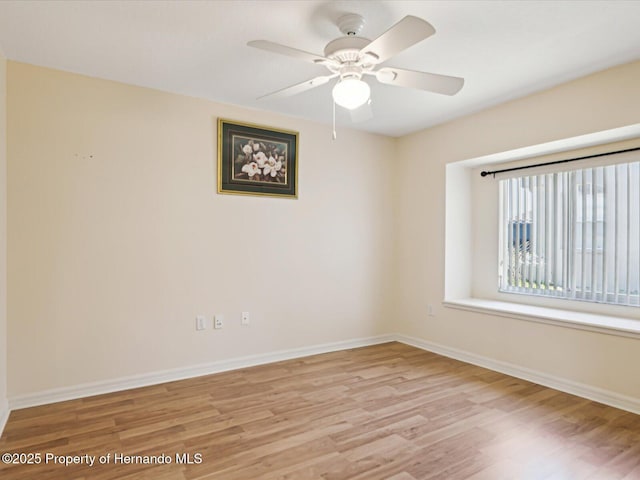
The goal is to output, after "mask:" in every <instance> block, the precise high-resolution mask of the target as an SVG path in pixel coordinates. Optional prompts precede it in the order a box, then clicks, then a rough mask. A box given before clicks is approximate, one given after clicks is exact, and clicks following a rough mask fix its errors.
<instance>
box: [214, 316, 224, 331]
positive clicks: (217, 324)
mask: <svg viewBox="0 0 640 480" xmlns="http://www.w3.org/2000/svg"><path fill="white" fill-rule="evenodd" d="M223 320H224V317H223V316H222V315H219V314H218V315H215V316H214V317H213V328H215V329H219V328H222V326H223V325H224V323H223V322H222V321H223Z"/></svg>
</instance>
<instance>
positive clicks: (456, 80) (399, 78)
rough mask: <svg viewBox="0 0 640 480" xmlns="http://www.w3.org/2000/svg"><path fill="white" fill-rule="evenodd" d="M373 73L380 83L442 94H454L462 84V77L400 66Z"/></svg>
mask: <svg viewBox="0 0 640 480" xmlns="http://www.w3.org/2000/svg"><path fill="white" fill-rule="evenodd" d="M375 75H376V78H377V79H378V81H379V82H380V83H386V84H388V85H396V86H398V87H409V88H417V89H419V90H427V91H428V92H435V93H442V94H444V95H455V94H456V93H458V92H459V91H460V89H461V88H462V86H463V85H464V78H460V77H450V76H448V75H438V74H437V73H426V72H414V71H413V70H404V69H402V68H393V67H385V68H381V69H380V70H378V71H376V72H375Z"/></svg>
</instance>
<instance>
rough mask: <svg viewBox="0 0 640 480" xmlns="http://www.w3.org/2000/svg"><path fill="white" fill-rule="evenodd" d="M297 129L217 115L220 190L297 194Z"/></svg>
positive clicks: (258, 193) (227, 191)
mask: <svg viewBox="0 0 640 480" xmlns="http://www.w3.org/2000/svg"><path fill="white" fill-rule="evenodd" d="M297 174H298V132H292V131H288V130H280V129H274V128H271V127H265V126H261V125H253V124H250V123H238V122H235V121H231V120H226V119H224V118H219V119H218V193H232V194H238V195H267V196H275V197H291V198H297V196H298V189H297V188H298V186H297Z"/></svg>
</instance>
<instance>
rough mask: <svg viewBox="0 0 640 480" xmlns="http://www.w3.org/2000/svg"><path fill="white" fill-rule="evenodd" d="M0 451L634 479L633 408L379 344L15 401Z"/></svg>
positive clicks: (229, 474)
mask: <svg viewBox="0 0 640 480" xmlns="http://www.w3.org/2000/svg"><path fill="white" fill-rule="evenodd" d="M5 452H13V453H20V452H21V453H31V454H35V453H39V454H40V455H41V463H40V464H37V465H11V464H9V465H6V464H3V465H1V466H0V478H2V479H3V480H11V479H29V480H32V479H37V480H46V479H65V480H84V479H87V480H89V479H91V480H105V479H130V480H133V479H135V480H144V479H153V480H163V479H176V480H183V479H191V480H196V479H198V480H204V479H208V480H214V479H215V480H255V479H293V480H304V479H324V480H346V479H354V480H355V479H363V480H377V479H385V480H412V479H443V480H455V479H473V480H480V479H486V480H503V479H509V480H580V479H589V480H632V479H640V416H638V415H634V414H632V413H628V412H625V411H622V410H618V409H615V408H611V407H607V406H604V405H601V404H598V403H595V402H592V401H589V400H585V399H583V398H579V397H575V396H572V395H568V394H565V393H561V392H558V391H556V390H552V389H549V388H545V387H541V386H539V385H535V384H533V383H529V382H526V381H523V380H518V379H516V378H513V377H509V376H506V375H502V374H499V373H495V372H492V371H489V370H486V369H483V368H480V367H476V366H472V365H469V364H465V363H462V362H458V361H455V360H452V359H448V358H445V357H441V356H438V355H435V354H432V353H428V352H424V351H422V350H419V349H416V348H413V347H410V346H406V345H403V344H399V343H387V344H383V345H377V346H373V347H366V348H359V349H353V350H345V351H340V352H334V353H328V354H323V355H316V356H311V357H305V358H302V359H296V360H290V361H284V362H279V363H273V364H270V365H265V366H259V367H253V368H247V369H243V370H236V371H232V372H227V373H221V374H216V375H209V376H205V377H199V378H194V379H189V380H183V381H177V382H171V383H166V384H162V385H157V386H152V387H146V388H139V389H134V390H128V391H124V392H119V393H113V394H108V395H100V396H95V397H91V398H85V399H81V400H73V401H68V402H62V403H57V404H52V405H46V406H42V407H34V408H29V409H23V410H17V411H14V412H12V413H11V416H10V418H9V421H8V423H7V425H6V428H5V431H4V434H3V437H2V439H0V453H5ZM107 454H109V458H108V459H107V457H105V456H106V455H107ZM187 454H188V456H189V457H188V460H189V461H191V462H192V463H191V464H188V463H185V462H186V461H187V456H186V455H187ZM45 455H49V456H48V457H45ZM65 455H69V456H73V455H77V456H78V458H80V459H81V460H82V461H83V462H86V461H90V457H91V456H95V464H94V465H93V466H89V465H87V464H86V463H85V464H81V465H70V466H64V465H60V464H55V463H53V459H54V458H55V459H57V460H58V461H59V460H61V458H60V457H57V456H65ZM117 455H120V457H119V458H120V461H119V462H117V463H116V456H117ZM161 455H166V456H167V457H168V458H170V459H171V463H170V464H159V463H151V464H140V463H130V464H126V463H123V462H124V461H125V460H127V459H133V457H131V456H139V458H138V459H136V460H137V461H153V460H154V457H155V460H156V461H157V460H159V459H162V458H164V459H165V461H166V457H161ZM176 455H178V457H177V458H176ZM54 456H56V457H54ZM100 457H102V460H103V461H105V462H106V463H105V464H103V465H101V464H99V461H100ZM34 460H35V458H34ZM180 461H182V463H180Z"/></svg>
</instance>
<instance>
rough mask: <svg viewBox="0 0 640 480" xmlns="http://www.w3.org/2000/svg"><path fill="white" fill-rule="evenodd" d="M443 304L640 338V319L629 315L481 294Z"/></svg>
mask: <svg viewBox="0 0 640 480" xmlns="http://www.w3.org/2000/svg"><path fill="white" fill-rule="evenodd" d="M443 305H444V306H445V307H448V308H455V309H458V310H467V311H471V312H478V313H485V314H491V315H497V316H500V317H508V318H516V319H519V320H525V321H530V322H539V323H547V324H551V325H558V326H561V327H567V328H575V329H579V330H589V331H592V332H598V333H605V334H608V335H617V336H622V337H632V338H640V320H633V319H629V318H622V317H613V316H607V315H597V314H592V313H583V312H575V311H570V310H560V309H557V308H547V307H536V306H532V305H522V304H519V303H510V302H500V301H497V300H484V299H480V298H464V299H459V300H447V301H444V302H443Z"/></svg>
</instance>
